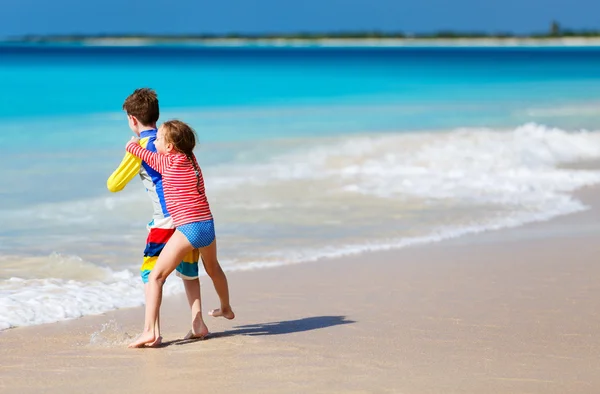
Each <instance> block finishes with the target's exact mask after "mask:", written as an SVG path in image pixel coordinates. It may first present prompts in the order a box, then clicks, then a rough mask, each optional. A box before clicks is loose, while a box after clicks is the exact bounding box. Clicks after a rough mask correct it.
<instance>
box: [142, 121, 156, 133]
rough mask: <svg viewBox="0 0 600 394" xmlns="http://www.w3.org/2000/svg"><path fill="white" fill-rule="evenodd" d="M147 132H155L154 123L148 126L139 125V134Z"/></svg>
mask: <svg viewBox="0 0 600 394" xmlns="http://www.w3.org/2000/svg"><path fill="white" fill-rule="evenodd" d="M148 130H156V123H154V124H151V125H148V126H146V125H143V124H141V125H140V133H141V132H143V131H148Z"/></svg>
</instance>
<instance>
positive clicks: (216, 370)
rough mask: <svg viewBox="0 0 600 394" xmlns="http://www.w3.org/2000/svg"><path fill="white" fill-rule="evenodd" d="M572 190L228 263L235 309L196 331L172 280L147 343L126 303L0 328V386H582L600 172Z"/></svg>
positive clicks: (597, 380) (427, 389)
mask: <svg viewBox="0 0 600 394" xmlns="http://www.w3.org/2000/svg"><path fill="white" fill-rule="evenodd" d="M578 195H579V196H580V197H581V198H582V199H583V201H584V202H586V203H587V204H589V205H592V206H593V208H592V209H591V210H588V211H586V212H582V213H578V214H574V215H570V216H566V217H561V218H558V219H555V220H551V221H549V222H545V223H536V224H531V225H528V226H523V227H520V228H516V229H508V230H501V231H496V232H489V233H484V234H479V235H473V236H467V237H462V238H457V239H454V240H449V241H444V242H440V243H437V244H429V245H422V246H417V247H411V248H406V249H402V250H394V251H386V252H377V253H367V254H362V255H357V256H351V257H345V258H340V259H336V260H333V259H332V260H327V261H318V262H315V263H307V264H301V265H294V266H285V267H279V268H274V269H266V270H257V271H248V272H234V273H230V274H229V279H230V286H231V289H232V300H233V305H234V306H235V309H236V312H237V318H236V319H235V320H234V321H226V320H223V319H214V318H209V317H207V323H208V325H209V328H210V329H211V331H212V333H213V334H212V337H211V338H210V339H207V340H204V341H184V340H182V338H183V336H184V335H185V333H186V332H187V329H188V325H187V323H188V322H187V320H188V314H187V313H188V311H187V304H186V302H185V300H184V296H183V295H181V296H176V297H173V298H170V299H167V300H166V301H165V303H164V304H163V305H164V307H163V335H164V337H165V345H166V346H164V347H163V348H161V349H140V350H130V349H127V348H126V344H127V343H128V339H129V337H130V336H131V335H134V334H137V333H138V331H139V330H140V328H141V324H142V317H143V310H142V309H141V308H136V309H124V310H119V311H115V312H111V313H107V314H104V315H100V316H92V317H85V318H81V319H77V320H71V321H67V322H61V323H56V324H48V325H42V326H34V327H25V328H16V329H10V330H6V331H3V332H0V392H2V393H6V394H8V393H42V392H43V393H65V392H74V393H75V392H85V393H153V392H204V391H206V392H210V393H237V392H243V393H299V392H348V393H415V394H420V393H444V394H448V393H507V394H508V393H510V394H515V393H544V394H548V393H579V394H582V393H598V392H600V363H599V362H598V354H600V336H599V335H598V328H599V327H600V314H599V312H598V311H599V310H600V299H599V298H598V296H597V295H598V293H599V292H600V282H598V280H597V278H598V276H599V275H600V266H598V264H597V256H598V253H599V252H600V242H599V238H600V235H599V234H600V232H599V231H598V230H600V203H598V201H600V188H597V187H596V188H590V189H587V190H583V191H581V192H579V193H578ZM170 280H179V279H177V278H173V279H170ZM202 285H203V295H204V308H205V310H208V309H210V308H211V307H214V306H216V297H215V295H214V290H213V288H212V284H211V283H210V282H209V281H208V280H207V278H203V280H202ZM103 326H104V330H103Z"/></svg>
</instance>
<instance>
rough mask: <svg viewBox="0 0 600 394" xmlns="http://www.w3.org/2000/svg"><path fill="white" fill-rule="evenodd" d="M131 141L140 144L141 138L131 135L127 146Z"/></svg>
mask: <svg viewBox="0 0 600 394" xmlns="http://www.w3.org/2000/svg"><path fill="white" fill-rule="evenodd" d="M131 143H133V144H137V145H139V144H140V139H139V138H138V137H131V139H130V140H129V141H128V142H127V144H126V145H125V146H127V145H129V144H131Z"/></svg>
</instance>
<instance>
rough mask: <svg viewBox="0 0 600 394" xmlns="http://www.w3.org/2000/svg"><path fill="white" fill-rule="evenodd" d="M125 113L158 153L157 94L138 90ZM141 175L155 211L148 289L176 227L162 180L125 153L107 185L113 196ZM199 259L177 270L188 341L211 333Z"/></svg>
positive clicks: (145, 268)
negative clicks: (183, 296)
mask: <svg viewBox="0 0 600 394" xmlns="http://www.w3.org/2000/svg"><path fill="white" fill-rule="evenodd" d="M123 110H125V112H127V119H128V122H129V128H130V129H131V131H133V132H134V134H136V135H137V136H138V137H139V138H140V144H141V146H142V147H144V148H146V149H148V150H150V151H152V152H156V147H155V145H154V142H155V140H156V133H157V127H156V122H158V117H159V106H158V97H157V96H156V92H154V90H152V89H149V88H141V89H136V90H135V91H134V92H133V93H132V94H131V95H129V96H128V97H127V99H126V100H125V102H124V103H123ZM138 174H139V175H140V178H141V179H142V183H143V184H144V187H145V188H146V191H147V193H148V196H149V197H150V200H151V201H152V206H153V209H154V214H153V216H152V220H151V221H150V223H148V226H147V227H148V230H149V233H148V238H147V240H146V248H145V250H144V262H143V264H142V267H141V276H142V281H143V282H144V287H145V288H147V286H146V284H147V283H148V276H149V275H150V272H151V271H152V269H153V268H154V264H155V263H156V260H157V259H158V256H159V255H160V252H161V251H162V250H163V248H164V246H165V244H166V243H167V241H168V240H169V238H170V237H171V235H173V233H174V232H175V226H174V225H173V221H172V219H171V216H170V215H169V212H168V211H167V207H166V204H165V197H164V193H163V187H162V177H161V175H160V174H159V173H158V172H156V171H154V170H153V169H152V168H150V166H148V164H146V163H145V162H143V161H142V160H141V159H138V158H137V157H135V156H133V155H132V154H130V153H126V154H125V157H124V158H123V160H122V161H121V164H120V165H119V167H118V168H117V169H116V170H115V171H114V172H113V173H112V175H111V176H110V177H109V178H108V181H107V182H106V186H107V187H108V190H110V191H111V192H113V193H116V192H119V191H121V190H123V188H124V187H125V186H126V185H127V183H129V181H131V180H132V179H133V178H134V177H135V176H136V175H138ZM198 258H199V253H198V250H194V251H193V252H191V253H189V254H188V255H186V256H185V257H184V259H183V261H182V262H181V263H180V264H179V266H178V267H177V276H179V277H181V278H182V279H183V283H184V285H185V292H186V295H187V298H188V302H189V304H190V308H191V310H192V329H191V331H190V332H189V333H188V334H187V336H186V337H185V339H190V338H203V337H204V336H206V335H207V334H208V328H207V327H206V325H205V324H204V321H203V319H202V308H201V307H202V305H201V299H200V281H199V279H198ZM155 326H156V332H157V339H156V341H155V342H154V343H152V344H150V346H158V345H160V343H161V340H162V338H161V336H160V331H159V321H158V320H157V321H156V322H155Z"/></svg>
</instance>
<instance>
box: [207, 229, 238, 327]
mask: <svg viewBox="0 0 600 394" xmlns="http://www.w3.org/2000/svg"><path fill="white" fill-rule="evenodd" d="M200 255H201V256H202V264H204V269H205V270H206V273H207V274H208V276H210V279H212V281H213V285H214V286H215V290H216V291H217V294H218V296H219V299H220V301H221V308H219V309H213V310H212V311H210V312H208V314H209V315H211V316H214V317H220V316H222V317H224V318H226V319H230V320H231V319H233V318H235V313H233V310H232V309H231V305H230V304H229V285H228V284H227V277H226V276H225V273H224V272H223V269H221V265H220V264H219V261H218V260H217V240H216V239H215V240H214V241H213V243H211V244H210V245H208V246H206V247H204V248H200Z"/></svg>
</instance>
